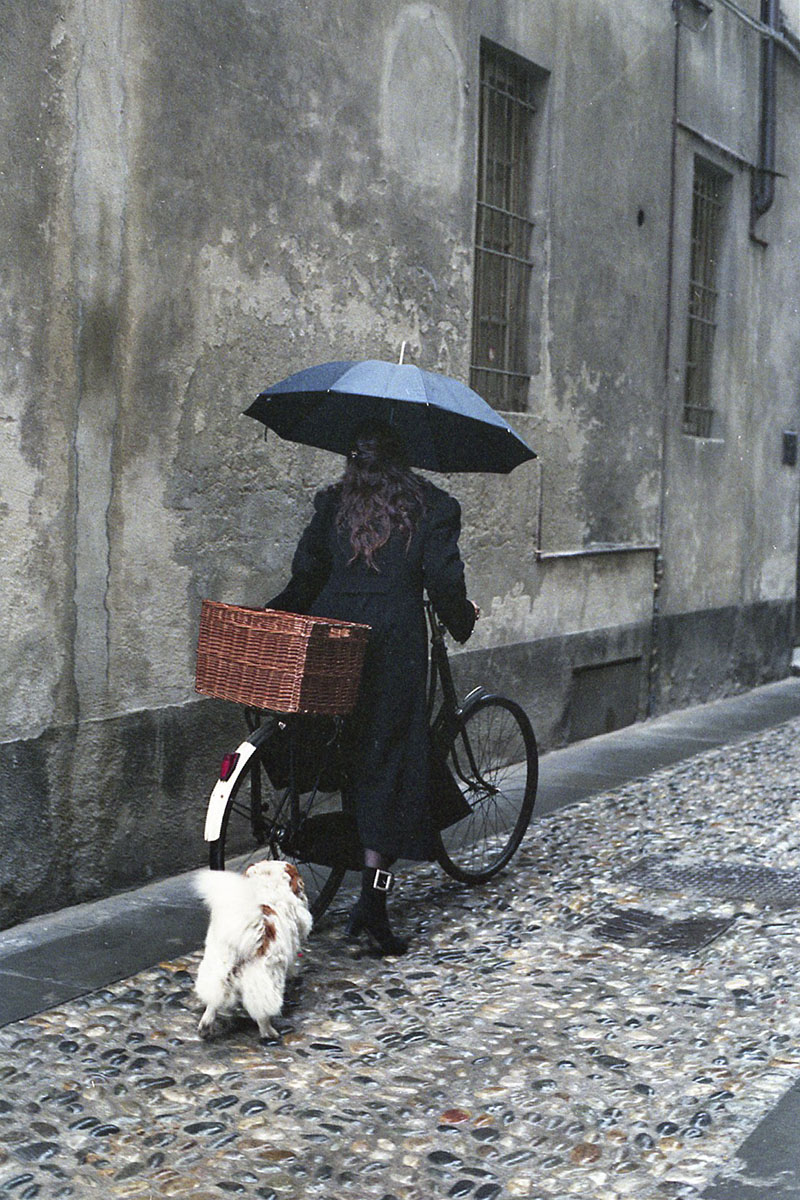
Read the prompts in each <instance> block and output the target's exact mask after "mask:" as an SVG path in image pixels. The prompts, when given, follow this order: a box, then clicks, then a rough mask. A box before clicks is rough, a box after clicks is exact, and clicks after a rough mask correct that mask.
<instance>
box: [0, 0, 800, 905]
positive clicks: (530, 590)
mask: <svg viewBox="0 0 800 1200" xmlns="http://www.w3.org/2000/svg"><path fill="white" fill-rule="evenodd" d="M0 10H1V11H2V14H3V28H4V38H3V45H2V47H0V55H2V58H3V78H4V81H5V82H4V86H3V89H2V96H0V126H2V133H3V136H2V140H0V146H2V150H1V151H0V154H2V159H3V162H2V170H3V188H2V190H0V229H1V230H2V234H3V241H4V253H3V256H2V264H1V265H0V292H1V294H2V301H3V303H2V310H0V311H1V312H2V318H1V319H2V329H3V337H2V365H0V410H1V411H0V418H1V419H0V456H2V457H1V459H0V462H1V463H2V468H1V469H0V521H1V522H2V540H1V541H0V545H2V560H3V569H2V572H0V589H2V594H3V610H4V612H5V613H6V632H5V637H4V639H3V657H2V688H3V698H4V703H3V705H2V711H0V722H2V728H0V807H1V809H2V814H1V819H2V839H3V847H4V853H3V855H2V860H1V861H2V867H0V917H2V922H3V923H4V924H9V923H13V922H14V921H16V920H19V919H20V918H22V917H24V916H26V915H29V914H31V913H34V912H39V911H47V910H49V909H52V908H55V907H58V906H59V905H62V904H65V903H69V902H74V901H78V900H83V899H87V898H90V897H92V896H96V895H100V894H103V893H106V892H108V891H111V890H113V889H115V888H121V887H125V886H130V885H132V884H134V883H137V882H140V881H142V880H146V879H149V878H154V877H157V876H159V875H164V874H166V873H169V872H171V871H174V870H177V869H180V868H182V867H190V866H194V865H198V864H199V863H201V862H202V861H203V856H204V847H203V843H202V817H203V811H204V805H205V799H206V796H207V792H208V790H209V787H210V784H211V781H212V779H213V776H214V774H215V771H216V766H217V762H218V759H219V757H220V755H221V753H222V751H223V750H224V749H226V748H228V745H229V742H230V740H231V738H232V737H235V736H236V735H237V733H238V729H239V724H238V722H239V716H238V713H237V711H236V709H235V708H234V707H233V706H228V705H224V704H218V703H216V702H213V701H207V700H202V699H200V698H199V697H198V696H196V694H195V693H194V690H193V670H194V665H193V655H194V642H195V638H196V626H197V619H198V614H199V606H200V602H201V599H202V598H204V597H208V598H211V599H218V600H226V601H230V602H236V603H246V604H251V603H259V602H263V600H264V599H265V598H266V597H267V596H269V595H270V594H273V593H274V592H275V591H276V590H277V588H278V586H279V585H280V583H281V581H282V580H283V579H284V578H285V575H286V571H287V568H288V564H289V560H290V555H291V549H292V547H293V545H294V542H295V539H296V537H297V534H298V532H299V530H300V529H301V528H302V526H303V523H304V521H305V519H306V517H307V515H308V512H309V506H310V499H311V496H312V494H313V491H314V490H315V489H316V488H317V487H318V486H320V485H321V484H322V483H324V482H327V481H329V480H331V479H333V478H335V476H336V474H337V473H338V471H339V468H340V464H339V463H338V462H337V461H336V460H334V459H333V458H332V457H331V456H329V455H326V454H324V453H321V452H319V453H317V452H312V451H309V450H305V449H302V448H298V447H293V446H290V445H288V444H285V443H279V442H278V441H276V440H267V441H266V442H265V441H263V440H261V439H260V437H259V429H258V427H257V426H256V425H255V424H254V423H253V422H250V421H248V420H246V419H245V418H244V417H242V416H241V415H240V414H241V411H242V409H243V408H245V407H246V405H247V404H248V403H249V401H250V400H251V399H252V398H253V396H254V395H255V394H256V393H257V392H258V391H259V390H260V389H261V388H262V387H263V386H265V385H266V384H268V383H270V382H274V381H276V380H277V379H279V378H281V377H283V376H284V375H287V374H289V373H290V372H291V371H293V370H297V369H299V368H300V367H301V366H305V365H308V364H310V363H312V362H321V361H325V360H326V359H335V358H342V359H345V358H361V357H374V358H390V359H394V358H396V357H397V355H398V354H399V351H400V347H401V346H402V344H403V343H406V350H405V354H406V359H407V360H409V359H411V360H413V361H416V362H417V363H418V364H419V365H420V366H423V367H426V368H430V369H434V370H441V371H445V372H447V373H449V374H453V375H456V376H458V377H460V378H462V379H465V380H466V379H472V381H473V384H474V385H475V386H476V387H478V390H481V391H482V392H483V393H484V394H486V395H487V396H489V397H490V398H491V399H492V400H493V402H494V403H496V404H497V406H498V407H500V408H503V409H504V410H508V411H509V412H510V413H511V416H510V418H509V419H510V420H511V421H512V422H513V423H514V424H515V426H516V427H517V428H518V429H519V431H520V432H521V433H522V434H523V436H525V437H526V438H527V439H528V440H529V442H530V443H531V444H532V445H533V446H534V447H535V448H536V450H537V451H538V454H539V457H538V459H537V460H536V461H535V462H534V463H530V464H526V465H524V466H523V467H521V468H519V469H518V470H517V471H515V472H514V473H513V474H512V475H510V476H509V477H507V478H506V477H491V476H488V477H480V478H476V477H463V478H461V477H453V478H451V479H449V480H445V481H444V483H445V485H446V486H448V487H449V488H450V489H451V490H452V491H454V492H455V493H456V494H457V495H458V496H459V498H460V500H461V502H462V507H463V512H464V536H463V541H462V544H463V550H464V553H465V557H466V559H467V562H468V577H469V583H470V591H471V594H472V595H473V596H474V598H475V599H476V600H477V601H478V602H479V603H480V605H481V607H482V609H483V612H484V616H483V618H482V620H481V622H480V623H479V625H478V628H477V631H476V634H475V636H474V637H473V639H472V641H471V642H470V643H469V645H468V647H467V648H466V649H465V650H464V651H463V652H461V653H459V655H458V656H457V664H458V671H459V675H460V677H461V678H462V679H463V680H464V683H465V685H466V684H467V683H472V682H484V683H489V684H492V685H496V686H498V687H500V688H502V689H503V690H504V691H507V692H509V693H510V694H513V695H515V696H517V697H518V698H520V699H521V700H522V701H523V703H524V704H525V705H526V707H527V709H528V711H529V712H530V715H531V717H532V719H533V722H534V725H535V727H536V730H537V734H538V735H539V739H540V742H541V744H542V745H543V746H544V747H551V746H555V745H558V744H563V743H564V742H566V741H569V740H574V739H576V738H581V737H586V736H591V735H592V734H594V733H597V732H602V731H604V730H606V729H610V728H614V727H616V726H618V725H620V724H623V723H625V722H630V721H633V720H637V719H642V718H643V717H645V716H646V715H648V714H655V713H659V712H663V711H666V710H668V709H670V708H675V707H679V706H684V705H687V704H691V703H695V702H698V701H703V700H707V699H710V698H713V697H715V696H721V695H724V694H727V693H730V692H732V691H735V690H737V689H742V688H747V687H751V686H754V685H756V684H759V683H763V682H766V681H768V680H771V679H776V678H780V677H782V676H784V675H786V674H787V673H788V671H789V665H790V658H791V653H792V647H793V644H794V638H795V609H796V579H797V548H798V467H797V462H796V452H797V447H796V442H797V432H798V429H800V384H799V381H798V368H797V364H798V362H800V319H798V308H799V307H800V270H799V269H798V250H799V249H800V42H798V34H800V6H798V5H797V4H796V3H794V0H793V3H792V5H791V6H786V5H785V6H784V8H783V10H782V11H781V10H780V9H779V7H778V5H777V4H776V3H775V2H774V0H763V3H762V0H738V2H734V0H714V2H713V3H704V2H703V0H676V3H675V4H674V5H673V4H672V3H670V0H621V2H620V0H617V2H615V3H610V2H609V0H500V2H497V0H492V2H491V3H490V2H488V0H486V2H482V0H439V2H437V3H435V4H433V3H427V2H425V0H419V2H412V3H405V2H402V0H366V2H365V0H341V2H340V3H335V4H334V3H322V2H320V0H308V2H306V3H304V2H302V0H218V2H216V3H214V4H213V5H207V4H200V3H198V2H197V0H178V2H175V3H172V2H170V3H164V2H163V0H161V2H159V0H126V2H125V3H124V4H123V3H122V2H121V0H115V2H113V3H110V2H108V0H82V2H81V3H72V2H68V3H66V4H64V3H59V4H55V3H53V2H52V0H35V2H34V3H32V4H29V5H27V6H26V7H25V11H24V13H23V12H22V11H21V10H20V9H19V6H18V5H15V4H12V3H10V2H8V0H3V2H2V4H1V5H0Z"/></svg>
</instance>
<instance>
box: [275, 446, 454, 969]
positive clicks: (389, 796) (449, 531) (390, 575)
mask: <svg viewBox="0 0 800 1200" xmlns="http://www.w3.org/2000/svg"><path fill="white" fill-rule="evenodd" d="M314 510H315V511H314V515H313V517H312V519H311V522H310V524H309V525H308V527H307V528H306V530H305V532H304V533H303V535H302V537H301V538H300V542H299V544H298V547H297V550H296V552H295V555H294V559H293V561H292V577H291V580H290V582H289V584H288V586H287V587H286V588H285V589H284V591H282V592H281V593H280V594H279V595H278V596H276V597H275V598H274V599H273V600H272V601H270V604H269V605H268V607H270V608H277V609H283V610H284V611H289V612H302V613H310V614H311V615H314V616H324V617H331V618H335V619H338V620H344V621H357V622H361V623H363V624H365V625H369V626H371V628H372V633H371V634H370V638H369V642H368V644H367V651H366V656H365V660H364V670H363V675H362V682H361V689H360V692H359V699H358V703H357V705H356V708H355V710H354V712H353V714H352V716H351V717H350V718H348V726H349V730H348V733H349V736H348V745H349V746H351V747H352V749H351V754H350V762H349V769H350V777H351V784H352V787H351V791H350V793H349V795H350V799H351V800H352V802H353V804H354V808H355V814H356V819H357V822H358V831H359V836H360V839H361V844H362V846H364V847H365V852H364V872H363V875H362V889H361V896H360V898H359V900H358V902H357V904H356V906H355V908H354V910H353V913H352V914H351V917H350V923H349V926H348V932H349V934H350V935H351V936H357V935H358V934H359V933H360V932H361V931H362V930H365V931H366V932H367V933H368V934H370V935H371V936H372V938H373V940H374V941H375V942H377V944H378V946H379V948H380V950H381V952H382V953H384V954H402V953H403V952H404V951H405V950H406V949H407V943H406V942H405V941H404V940H403V939H401V938H399V937H397V936H396V935H395V934H394V933H393V932H392V930H391V927H390V925H389V921H388V916H387V913H386V896H387V894H388V892H389V891H390V890H391V888H392V886H393V883H394V876H393V875H392V874H391V872H390V871H389V870H388V868H389V867H391V865H392V864H393V863H394V861H395V860H396V859H398V858H406V859H416V860H422V861H425V860H430V859H432V858H434V857H435V844H434V839H435V835H434V829H433V825H432V821H431V814H430V804H429V796H428V789H429V763H428V756H429V747H428V729H427V721H426V679H427V669H428V641H427V629H426V624H425V612H424V608H423V589H424V590H425V591H427V593H428V595H429V597H430V599H431V600H432V601H433V604H434V608H435V609H436V612H437V614H438V616H439V617H440V619H441V620H442V621H443V622H444V624H445V625H446V626H447V628H448V630H449V631H450V633H451V634H452V635H453V637H454V638H455V639H456V640H457V641H459V642H465V641H466V640H467V638H468V637H469V636H470V634H471V632H472V628H473V626H474V624H475V620H476V617H477V615H478V609H477V607H476V606H475V605H474V604H472V603H471V602H470V601H469V600H468V599H467V593H466V588H465V584H464V566H463V563H462V561H461V556H460V554H459V551H458V536H459V532H460V527H461V510H460V507H459V504H458V501H456V500H454V499H453V497H451V496H449V495H448V494H447V493H446V492H444V491H442V490H441V489H440V488H437V487H434V486H433V484H431V483H430V482H428V481H427V480H425V479H423V478H421V477H420V476H418V475H415V474H413V473H412V472H411V471H409V470H408V468H407V466H406V465H405V458H404V453H403V448H402V445H401V444H400V443H399V442H398V440H397V439H396V437H395V436H394V434H393V432H392V431H391V429H389V427H388V426H383V425H379V424H374V425H370V426H364V427H362V428H361V429H360V430H359V431H358V433H357V434H356V437H355V438H354V441H353V445H352V448H351V450H350V451H349V453H348V456H347V464H346V466H345V471H344V476H343V478H342V479H341V480H340V482H339V483H337V484H334V485H333V486H332V487H329V488H326V489H325V490H323V491H321V492H318V493H317V495H316V497H315V499H314Z"/></svg>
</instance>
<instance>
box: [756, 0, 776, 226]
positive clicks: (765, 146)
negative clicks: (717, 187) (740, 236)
mask: <svg viewBox="0 0 800 1200" xmlns="http://www.w3.org/2000/svg"><path fill="white" fill-rule="evenodd" d="M761 20H762V21H763V22H764V24H765V25H768V26H769V28H770V29H774V30H775V32H776V33H779V32H780V28H781V12H780V4H779V0H761ZM777 55H778V48H777V45H776V43H775V39H774V38H771V37H765V38H762V41H761V113H760V118H759V129H758V168H757V170H756V171H754V172H753V184H752V192H751V204H750V235H751V237H753V238H754V240H756V241H761V239H760V238H756V236H755V225H756V221H757V220H758V219H759V217H763V215H764V213H766V212H768V211H769V209H770V208H771V207H772V203H773V201H774V199H775V125H776V98H777V96H776V94H777ZM762 244H763V243H762Z"/></svg>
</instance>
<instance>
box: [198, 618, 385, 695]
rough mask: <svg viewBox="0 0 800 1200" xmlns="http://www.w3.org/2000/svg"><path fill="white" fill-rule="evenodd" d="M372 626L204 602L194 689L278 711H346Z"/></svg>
mask: <svg viewBox="0 0 800 1200" xmlns="http://www.w3.org/2000/svg"><path fill="white" fill-rule="evenodd" d="M369 632H370V627H369V625H355V624H352V623H350V622H347V621H329V620H327V619H324V618H322V617H305V616H299V615H297V614H296V613H285V612H278V611H277V610H274V609H263V608H239V607H238V606H236V605H233V604H219V603H217V602H216V601H213V600H204V601H203V606H202V610H201V614H200V632H199V636H198V639H197V676H196V680H195V688H196V690H197V691H198V692H202V693H203V694H204V695H206V696H216V697H217V698H218V699H220V700H234V701H236V703H238V704H249V705H251V706H252V707H253V708H268V709H273V710H274V711H275V712H283V713H294V712H304V713H320V714H324V715H326V716H335V715H337V714H343V713H347V712H350V710H351V709H352V708H353V706H354V704H355V702H356V698H357V696H358V685H359V681H360V678H361V666H362V663H363V661H364V650H365V649H366V644H367V638H368V637H369Z"/></svg>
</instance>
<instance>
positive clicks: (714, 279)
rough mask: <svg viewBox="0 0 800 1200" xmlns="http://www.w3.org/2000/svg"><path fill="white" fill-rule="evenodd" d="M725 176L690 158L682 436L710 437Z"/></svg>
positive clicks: (701, 160)
mask: <svg viewBox="0 0 800 1200" xmlns="http://www.w3.org/2000/svg"><path fill="white" fill-rule="evenodd" d="M728 181H729V176H728V175H726V174H725V172H724V171H720V170H719V169H718V168H716V167H714V166H712V165H711V163H708V162H705V161H704V160H703V159H701V158H696V159H695V165H694V187H693V194H692V256H691V267H690V280H689V321H688V333H687V339H686V384H685V391H684V400H683V431H684V433H689V434H692V435H693V436H694V437H710V436H711V433H712V429H713V425H714V407H713V397H712V388H711V385H712V378H711V374H712V365H713V355H714V338H715V335H716V331H717V300H718V297H719V286H718V268H719V259H720V251H721V248H722V233H723V222H724V216H725V208H726V201H727V183H728Z"/></svg>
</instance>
